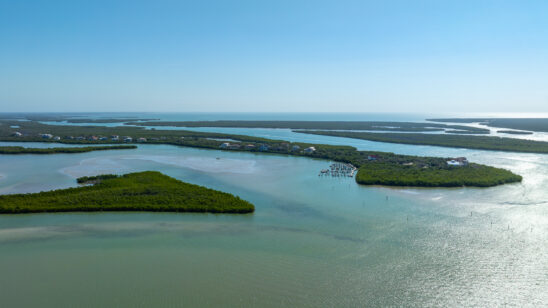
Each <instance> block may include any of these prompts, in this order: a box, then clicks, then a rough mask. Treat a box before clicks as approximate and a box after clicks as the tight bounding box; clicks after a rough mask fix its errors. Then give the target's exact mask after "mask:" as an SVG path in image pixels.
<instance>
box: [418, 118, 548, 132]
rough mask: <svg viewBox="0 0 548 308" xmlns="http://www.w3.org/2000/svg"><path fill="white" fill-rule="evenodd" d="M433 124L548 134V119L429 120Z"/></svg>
mask: <svg viewBox="0 0 548 308" xmlns="http://www.w3.org/2000/svg"><path fill="white" fill-rule="evenodd" d="M428 121H432V122H450V123H481V124H483V125H487V126H491V127H501V128H510V129H518V130H525V131H534V132H548V118H445V119H428Z"/></svg>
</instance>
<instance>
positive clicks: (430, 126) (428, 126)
mask: <svg viewBox="0 0 548 308" xmlns="http://www.w3.org/2000/svg"><path fill="white" fill-rule="evenodd" d="M125 124H127V125H139V126H176V127H245V128H289V129H329V130H332V129H333V130H373V131H414V132H433V131H443V130H444V129H451V130H457V131H458V132H460V133H469V134H472V133H473V134H487V133H489V130H487V129H483V128H476V127H470V126H464V125H446V124H437V123H414V122H384V121H247V120H246V121H233V120H220V121H170V122H168V121H147V122H136V121H133V122H127V123H125Z"/></svg>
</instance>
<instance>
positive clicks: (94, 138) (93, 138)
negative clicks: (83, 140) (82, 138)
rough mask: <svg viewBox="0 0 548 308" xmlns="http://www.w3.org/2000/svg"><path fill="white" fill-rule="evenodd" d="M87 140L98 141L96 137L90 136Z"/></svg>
mask: <svg viewBox="0 0 548 308" xmlns="http://www.w3.org/2000/svg"><path fill="white" fill-rule="evenodd" d="M88 140H89V141H97V140H99V137H97V136H91V137H89V138H88Z"/></svg>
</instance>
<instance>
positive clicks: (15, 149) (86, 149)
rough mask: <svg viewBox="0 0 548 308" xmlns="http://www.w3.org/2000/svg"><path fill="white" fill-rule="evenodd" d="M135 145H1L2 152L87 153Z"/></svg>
mask: <svg viewBox="0 0 548 308" xmlns="http://www.w3.org/2000/svg"><path fill="white" fill-rule="evenodd" d="M136 148H137V146H134V145H112V146H108V145H107V146H86V147H74V148H24V147H17V146H0V154H58V153H85V152H92V151H106V150H129V149H136Z"/></svg>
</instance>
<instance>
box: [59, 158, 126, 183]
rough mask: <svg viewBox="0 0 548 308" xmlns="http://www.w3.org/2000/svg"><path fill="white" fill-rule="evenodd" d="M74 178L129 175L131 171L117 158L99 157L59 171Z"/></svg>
mask: <svg viewBox="0 0 548 308" xmlns="http://www.w3.org/2000/svg"><path fill="white" fill-rule="evenodd" d="M59 171H60V172H61V173H63V174H66V175H69V176H71V177H73V178H79V177H82V176H91V175H98V174H110V173H118V174H120V173H127V172H130V171H131V169H130V168H129V167H127V166H125V165H124V164H122V163H121V160H120V159H118V158H115V157H97V158H89V159H84V160H82V161H80V162H79V163H78V164H77V165H72V166H68V167H65V168H62V169H60V170H59Z"/></svg>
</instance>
